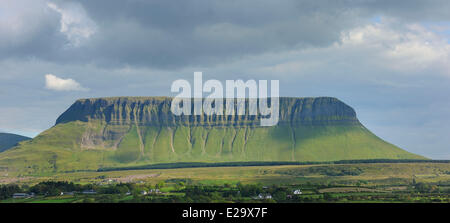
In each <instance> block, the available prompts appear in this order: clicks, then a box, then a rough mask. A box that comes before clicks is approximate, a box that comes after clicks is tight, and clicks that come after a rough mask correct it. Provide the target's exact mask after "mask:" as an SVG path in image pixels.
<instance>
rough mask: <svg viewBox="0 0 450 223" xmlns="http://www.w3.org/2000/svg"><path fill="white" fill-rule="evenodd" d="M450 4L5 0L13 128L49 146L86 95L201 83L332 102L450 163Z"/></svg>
mask: <svg viewBox="0 0 450 223" xmlns="http://www.w3.org/2000/svg"><path fill="white" fill-rule="evenodd" d="M449 12H450V1H448V0H408V1H407V0H405V1H390V0H341V1H334V0H333V1H332V0H330V1H320V0H319V1H303V0H277V1H264V0H249V1H247V0H229V1H215V0H192V1H184V0H180V1H144V0H96V1H91V0H79V1H66V0H45V1H44V0H1V1H0V131H1V132H11V133H17V134H23V135H26V136H31V137H33V136H36V135H37V134H39V133H40V132H42V131H44V130H46V129H48V128H50V127H51V126H53V125H54V123H55V120H56V118H57V117H58V116H59V115H60V114H61V113H62V112H64V111H65V110H66V109H67V108H68V107H69V106H70V105H71V104H72V103H73V102H74V101H75V100H76V99H79V98H90V97H106V96H174V95H175V94H174V93H172V92H170V86H171V83H172V82H173V81H174V80H177V79H187V80H192V79H193V73H194V72H195V71H201V72H203V79H205V80H206V79H218V80H222V81H224V80H227V79H232V80H236V79H243V80H249V79H255V80H280V95H281V96H295V97H309V96H314V97H317V96H332V97H336V98H339V99H340V100H342V101H343V102H345V103H347V104H348V105H350V106H352V107H353V108H354V109H355V110H356V113H357V115H358V118H359V120H360V121H361V122H362V123H363V124H364V125H365V126H366V127H367V128H368V129H370V130H371V131H372V132H374V133H375V134H376V135H378V136H380V137H381V138H383V139H385V140H386V141H388V142H391V143H393V144H395V145H397V146H399V147H401V148H403V149H406V150H408V151H410V152H414V153H417V154H420V155H424V156H426V157H429V158H433V159H450V117H449V114H450V100H449V95H450V13H449Z"/></svg>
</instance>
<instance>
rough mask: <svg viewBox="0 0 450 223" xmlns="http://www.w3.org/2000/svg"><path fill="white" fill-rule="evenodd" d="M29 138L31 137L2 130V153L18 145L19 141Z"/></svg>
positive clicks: (0, 137)
mask: <svg viewBox="0 0 450 223" xmlns="http://www.w3.org/2000/svg"><path fill="white" fill-rule="evenodd" d="M29 139H31V138H28V137H26V136H21V135H16V134H11V133H1V132H0V153H1V152H3V151H5V150H8V149H10V148H12V147H14V146H16V145H17V144H18V143H19V142H22V141H25V140H29Z"/></svg>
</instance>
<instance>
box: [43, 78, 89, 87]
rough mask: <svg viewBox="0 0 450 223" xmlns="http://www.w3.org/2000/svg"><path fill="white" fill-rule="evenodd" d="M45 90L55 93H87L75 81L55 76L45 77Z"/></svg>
mask: <svg viewBox="0 0 450 223" xmlns="http://www.w3.org/2000/svg"><path fill="white" fill-rule="evenodd" d="M45 88H47V89H49V90H54V91H87V90H88V89H87V88H84V87H82V86H81V85H80V84H79V83H78V82H76V81H75V80H73V79H62V78H59V77H57V76H55V75H53V74H46V75H45Z"/></svg>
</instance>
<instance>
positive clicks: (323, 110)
mask: <svg viewBox="0 0 450 223" xmlns="http://www.w3.org/2000/svg"><path fill="white" fill-rule="evenodd" d="M171 101H172V98H170V97H115V98H95V99H80V100H77V101H76V102H75V103H74V104H73V105H72V106H71V107H70V108H69V109H68V110H67V111H65V112H64V113H63V114H62V115H61V116H60V117H59V118H58V119H57V121H56V124H55V126H54V127H52V128H50V129H49V130H47V131H45V132H43V133H41V134H40V135H39V136H37V137H35V138H34V139H33V140H31V141H29V142H25V143H23V144H22V145H21V146H19V147H16V148H14V149H12V150H9V151H6V152H4V153H2V154H0V167H3V168H5V167H7V168H8V169H9V170H11V171H21V172H23V171H26V172H28V173H41V172H59V171H73V170H95V169H98V168H101V167H118V166H132V165H142V164H153V163H169V162H231V161H335V160H349V159H424V157H421V156H418V155H415V154H412V153H409V152H406V151H404V150H402V149H400V148H398V147H396V146H394V145H392V144H390V143H387V142H385V141H383V140H382V139H380V138H378V137H377V136H376V135H374V134H373V133H371V132H370V131H369V130H367V129H366V128H365V127H364V126H363V125H362V124H361V123H360V122H359V121H358V119H357V117H356V113H355V111H354V110H353V109H352V108H351V107H350V106H348V105H346V104H345V103H343V102H341V101H339V100H338V99H336V98H330V97H318V98H280V101H279V102H280V103H279V105H280V107H279V111H280V112H279V122H278V124H277V125H275V126H271V127H261V126H260V125H259V118H260V116H258V115H249V114H248V113H247V114H245V115H242V116H238V115H231V116H226V115H198V116H195V115H190V116H184V115H182V116H175V115H174V114H173V113H172V112H171V110H170V106H171ZM30 154H33V155H30Z"/></svg>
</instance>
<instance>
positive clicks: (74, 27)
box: [47, 2, 97, 47]
mask: <svg viewBox="0 0 450 223" xmlns="http://www.w3.org/2000/svg"><path fill="white" fill-rule="evenodd" d="M47 6H48V7H49V8H50V9H53V10H54V11H56V12H58V13H59V14H60V15H61V19H60V25H61V27H60V30H59V31H60V32H61V33H63V34H64V35H65V36H66V37H67V39H68V40H69V46H73V47H78V46H80V44H82V43H83V41H85V40H87V39H89V38H90V37H91V36H92V35H93V34H95V32H96V30H97V26H96V24H95V23H94V21H93V20H92V19H91V18H89V16H88V15H87V13H86V11H85V10H84V8H83V7H82V6H81V5H78V4H74V3H72V4H70V5H69V6H70V7H60V6H58V5H56V4H54V3H51V2H49V3H47Z"/></svg>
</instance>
